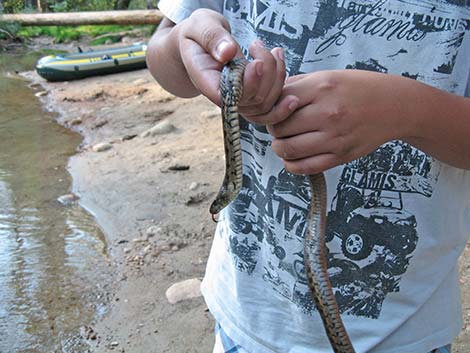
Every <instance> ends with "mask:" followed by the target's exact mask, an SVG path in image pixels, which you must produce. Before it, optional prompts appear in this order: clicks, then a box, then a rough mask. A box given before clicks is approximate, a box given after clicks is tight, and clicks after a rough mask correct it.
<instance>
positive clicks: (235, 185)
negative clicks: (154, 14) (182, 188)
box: [209, 58, 246, 215]
mask: <svg viewBox="0 0 470 353" xmlns="http://www.w3.org/2000/svg"><path fill="white" fill-rule="evenodd" d="M245 66H246V61H245V60H244V59H242V58H235V59H233V60H232V61H230V62H229V63H228V64H227V65H225V66H224V68H223V70H222V75H221V80H220V95H221V101H222V125H223V132H224V147H225V176H224V180H223V182H222V185H221V187H220V190H219V193H218V194H217V196H216V197H215V199H214V201H213V202H212V204H211V206H210V209H209V212H210V213H211V214H212V215H215V214H217V213H219V212H220V211H221V210H222V209H224V208H225V207H226V206H228V204H229V203H230V202H232V201H233V200H234V199H235V198H236V197H237V195H238V194H239V192H240V190H241V188H242V181H243V168H242V147H241V143H240V117H239V114H238V103H239V101H240V99H241V97H242V94H243V74H244V72H245Z"/></svg>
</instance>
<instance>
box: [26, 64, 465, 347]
mask: <svg viewBox="0 0 470 353" xmlns="http://www.w3.org/2000/svg"><path fill="white" fill-rule="evenodd" d="M26 76H27V77H28V79H30V80H31V81H33V82H34V84H33V85H32V87H33V89H34V90H36V91H37V93H39V92H43V93H39V94H37V95H38V96H40V98H39V99H41V100H42V102H43V103H44V105H45V107H46V109H48V110H51V111H54V112H57V113H58V122H59V123H60V124H62V125H64V126H66V127H68V128H70V129H72V130H74V131H77V132H79V133H80V134H81V135H82V136H83V142H82V144H81V146H80V148H79V150H78V151H77V154H76V155H75V156H74V157H73V158H72V159H71V160H70V162H69V166H68V169H69V172H70V174H71V175H72V178H73V190H71V191H72V192H73V193H74V194H76V195H77V196H78V197H79V200H80V203H81V204H82V205H83V206H84V207H85V208H86V209H87V210H89V211H90V212H91V213H92V214H93V215H94V216H95V217H96V219H97V222H98V223H99V225H100V226H101V227H102V229H103V231H104V234H105V236H106V238H107V243H108V251H109V254H110V256H111V259H112V262H113V266H114V286H113V289H112V292H111V293H109V298H110V299H109V304H108V312H107V314H106V315H105V316H104V317H103V318H100V319H99V320H98V321H97V322H93V323H90V325H89V326H86V327H83V330H82V333H81V334H82V337H83V339H84V340H86V341H87V342H88V343H89V345H90V347H91V348H90V349H91V351H92V352H95V353H102V352H132V353H148V352H155V353H164V352H171V353H184V352H188V353H189V352H191V353H193V352H196V353H209V352H212V344H213V320H212V318H211V315H210V313H209V312H208V311H207V308H206V306H205V304H204V301H203V299H202V298H201V297H196V298H192V299H185V300H182V301H179V302H177V303H176V304H170V303H169V301H168V299H167V296H166V294H165V293H166V291H167V289H168V288H169V287H170V286H172V285H173V284H175V283H179V282H181V281H185V280H188V279H200V278H202V276H203V274H204V269H205V264H206V260H207V257H208V254H209V249H210V245H211V240H212V235H213V231H214V229H215V225H214V223H213V222H212V220H211V218H210V216H209V213H208V207H209V204H210V202H211V200H212V199H213V197H214V196H215V193H216V191H217V188H218V186H219V184H220V182H221V179H222V176H223V167H224V162H223V146H222V132H221V125H220V124H221V123H220V119H219V112H218V109H217V107H215V106H214V105H213V104H211V103H210V102H209V101H207V100H206V99H205V98H202V97H198V98H195V99H190V100H183V99H180V98H176V97H174V96H172V95H170V94H168V93H167V92H165V91H164V90H163V89H162V88H161V87H159V86H158V84H157V83H156V82H155V81H154V80H153V79H152V78H151V76H150V74H149V73H148V72H147V70H140V71H134V72H129V73H123V74H117V75H109V76H103V77H94V78H89V79H85V80H80V81H71V82H63V83H49V82H46V81H44V80H43V79H41V78H40V77H39V76H37V74H35V73H34V72H29V73H27V74H26ZM467 259H468V250H467V251H466V252H465V254H464V257H463V260H462V263H461V268H462V276H461V284H462V303H463V307H464V320H465V327H464V329H463V331H462V333H461V335H460V336H459V338H458V340H457V341H456V342H454V347H453V352H454V353H468V352H470V261H468V260H467ZM196 294H197V293H196Z"/></svg>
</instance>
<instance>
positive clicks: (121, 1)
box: [114, 0, 131, 10]
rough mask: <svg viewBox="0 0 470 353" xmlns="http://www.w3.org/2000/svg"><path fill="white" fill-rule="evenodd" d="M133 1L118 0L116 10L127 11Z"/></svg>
mask: <svg viewBox="0 0 470 353" xmlns="http://www.w3.org/2000/svg"><path fill="white" fill-rule="evenodd" d="M130 3H131V0H117V1H116V4H115V5H114V9H115V10H127V9H128V8H129V5H130Z"/></svg>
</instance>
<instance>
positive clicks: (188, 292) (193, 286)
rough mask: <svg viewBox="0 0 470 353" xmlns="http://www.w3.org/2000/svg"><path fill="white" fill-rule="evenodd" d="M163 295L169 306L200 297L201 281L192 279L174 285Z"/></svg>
mask: <svg viewBox="0 0 470 353" xmlns="http://www.w3.org/2000/svg"><path fill="white" fill-rule="evenodd" d="M165 295H166V298H167V299H168V302H169V303H170V304H176V303H178V302H180V301H183V300H187V299H191V298H197V297H200V296H202V294H201V281H200V280H199V279H198V278H192V279H188V280H186V281H182V282H178V283H175V284H173V285H172V286H171V287H170V288H168V289H167V291H166V293H165Z"/></svg>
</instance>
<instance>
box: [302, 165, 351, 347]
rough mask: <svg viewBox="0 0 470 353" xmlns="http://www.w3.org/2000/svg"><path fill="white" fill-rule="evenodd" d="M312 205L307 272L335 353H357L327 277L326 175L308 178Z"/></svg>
mask: <svg viewBox="0 0 470 353" xmlns="http://www.w3.org/2000/svg"><path fill="white" fill-rule="evenodd" d="M309 182H310V187H311V191H312V201H311V205H310V210H309V227H308V229H307V233H306V238H305V243H304V245H305V246H304V258H305V271H306V275H307V280H308V284H309V288H310V291H311V294H312V298H313V301H314V302H315V304H316V306H317V309H318V311H319V313H320V316H321V319H322V321H323V325H324V327H325V331H326V334H327V336H328V339H329V341H330V343H331V346H332V348H333V351H334V352H335V353H355V350H354V348H353V346H352V343H351V340H350V339H349V336H348V334H347V332H346V329H345V328H344V324H343V321H342V319H341V315H340V312H339V308H338V304H337V302H336V298H335V295H334V293H333V288H332V285H331V282H330V278H329V277H328V268H327V260H326V259H327V254H326V241H325V230H326V229H325V228H326V182H325V176H324V174H323V173H320V174H314V175H310V176H309Z"/></svg>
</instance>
